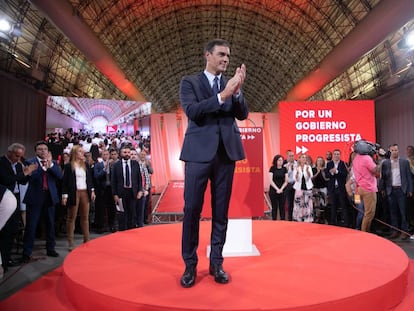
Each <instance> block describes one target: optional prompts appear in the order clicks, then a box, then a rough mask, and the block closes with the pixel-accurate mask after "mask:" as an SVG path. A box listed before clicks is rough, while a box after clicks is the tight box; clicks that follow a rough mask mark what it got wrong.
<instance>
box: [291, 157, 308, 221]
mask: <svg viewBox="0 0 414 311" xmlns="http://www.w3.org/2000/svg"><path fill="white" fill-rule="evenodd" d="M306 158H307V157H306V154H301V155H300V156H299V158H298V161H297V165H296V167H295V168H294V170H293V176H294V178H295V183H294V185H293V188H294V189H295V199H294V202H293V220H295V221H303V222H313V202H312V188H313V183H312V176H313V173H312V168H311V166H310V165H309V164H307V160H306Z"/></svg>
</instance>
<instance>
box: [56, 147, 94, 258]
mask: <svg viewBox="0 0 414 311" xmlns="http://www.w3.org/2000/svg"><path fill="white" fill-rule="evenodd" d="M91 200H92V201H94V200H95V190H94V188H93V172H92V170H91V168H90V167H89V166H88V165H87V163H86V161H85V151H84V150H83V148H82V146H80V145H75V146H73V148H72V150H71V152H70V162H69V163H67V164H66V165H65V167H64V170H63V180H62V205H64V206H66V207H67V219H66V230H67V235H68V244H69V251H71V250H72V249H73V248H74V231H75V220H76V216H77V214H78V210H79V215H80V226H81V228H82V233H83V242H84V243H86V242H88V241H89V206H90V201H91Z"/></svg>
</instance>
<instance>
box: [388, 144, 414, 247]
mask: <svg viewBox="0 0 414 311" xmlns="http://www.w3.org/2000/svg"><path fill="white" fill-rule="evenodd" d="M389 150H390V152H391V156H390V159H386V160H384V162H383V163H382V167H381V180H380V190H381V192H382V194H383V195H386V196H387V200H388V204H389V207H390V211H391V224H392V226H393V227H394V228H399V229H401V230H402V231H405V232H407V231H408V224H407V219H406V200H407V197H411V196H412V194H413V182H412V178H411V170H410V162H408V160H407V159H402V158H400V156H399V149H398V145H397V144H394V145H392V146H391V147H390V149H389ZM398 236H400V237H401V238H402V239H403V240H406V239H408V238H409V235H407V234H405V233H401V235H400V233H399V232H398V231H394V232H393V234H392V235H391V238H392V239H395V238H397V237H398Z"/></svg>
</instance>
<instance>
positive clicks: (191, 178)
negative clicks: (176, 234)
mask: <svg viewBox="0 0 414 311" xmlns="http://www.w3.org/2000/svg"><path fill="white" fill-rule="evenodd" d="M204 56H205V58H206V67H205V70H204V72H201V73H199V74H197V75H192V76H186V77H184V78H183V79H182V80H181V83H180V102H181V105H182V107H183V110H184V112H185V113H186V115H187V117H188V128H187V131H186V134H185V138H184V143H183V147H182V151H181V156H180V159H181V160H182V161H184V162H185V184H184V201H185V204H184V219H183V232H182V257H183V260H184V263H185V266H186V268H185V271H184V274H183V276H182V278H181V285H182V286H183V287H191V286H193V285H194V283H195V279H196V275H197V272H196V271H197V270H196V267H197V263H198V258H197V247H198V241H199V221H200V214H201V210H202V207H203V201H204V193H205V190H206V187H207V182H208V180H210V181H211V198H212V201H211V206H212V215H213V216H212V233H211V252H210V268H209V273H210V274H211V275H213V276H214V280H215V281H216V282H217V283H221V284H225V283H227V282H228V281H229V277H228V274H227V273H226V272H225V271H224V270H223V266H222V264H223V256H222V251H223V246H224V243H225V240H226V232H227V223H228V209H229V202H230V196H231V190H232V185H233V174H234V168H235V161H238V160H241V159H244V157H245V155H244V150H243V146H242V142H241V138H240V131H239V128H238V127H237V124H236V120H235V119H238V120H244V119H246V118H247V115H248V108H247V104H246V102H245V100H244V97H243V94H242V92H241V86H242V85H243V82H244V79H245V77H246V66H245V65H244V64H242V65H241V66H240V67H238V68H237V69H236V73H235V74H234V76H233V77H232V78H231V79H229V80H227V79H226V78H225V77H224V76H223V73H224V72H225V71H226V69H227V66H228V64H229V57H230V45H229V43H228V42H227V41H225V40H221V39H215V40H212V41H210V42H208V43H207V45H206V47H205V49H204Z"/></svg>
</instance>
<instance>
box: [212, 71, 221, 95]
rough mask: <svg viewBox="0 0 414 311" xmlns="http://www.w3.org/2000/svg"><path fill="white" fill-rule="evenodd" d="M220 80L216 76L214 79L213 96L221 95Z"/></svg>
mask: <svg viewBox="0 0 414 311" xmlns="http://www.w3.org/2000/svg"><path fill="white" fill-rule="evenodd" d="M218 82H219V78H218V77H217V76H216V77H214V81H213V94H214V95H217V94H218V93H219V90H220V89H219V83H218Z"/></svg>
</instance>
